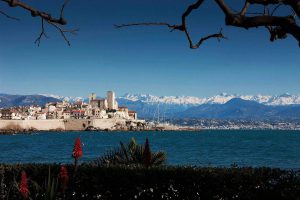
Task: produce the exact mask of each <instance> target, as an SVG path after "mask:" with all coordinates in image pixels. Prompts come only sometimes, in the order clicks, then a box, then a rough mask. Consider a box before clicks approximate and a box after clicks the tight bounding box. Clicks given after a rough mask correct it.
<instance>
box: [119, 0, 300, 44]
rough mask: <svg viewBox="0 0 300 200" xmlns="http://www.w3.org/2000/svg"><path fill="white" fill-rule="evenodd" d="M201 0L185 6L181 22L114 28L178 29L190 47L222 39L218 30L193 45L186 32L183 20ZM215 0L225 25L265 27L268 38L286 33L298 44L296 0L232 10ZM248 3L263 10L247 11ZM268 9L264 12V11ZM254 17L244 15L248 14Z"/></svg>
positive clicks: (264, 0) (255, 0)
mask: <svg viewBox="0 0 300 200" xmlns="http://www.w3.org/2000/svg"><path fill="white" fill-rule="evenodd" d="M203 2H204V0H197V1H196V2H195V3H194V4H191V5H190V6H188V8H187V9H186V11H185V12H184V13H183V14H182V17H181V24H179V25H171V24H169V23H166V22H154V23H153V22H152V23H145V22H144V23H133V24H122V25H115V27H116V28H123V27H129V26H140V25H143V26H144V25H147V26H148V25H150V26H151V25H156V26H157V25H159V26H167V27H168V28H170V29H171V30H179V31H183V32H184V33H185V36H186V38H187V40H188V42H189V46H190V48H191V49H197V48H199V47H200V46H201V45H202V43H203V42H204V41H206V40H208V39H211V38H217V39H218V40H220V39H226V37H225V36H224V35H223V33H222V29H221V31H220V32H219V33H216V34H211V35H208V36H205V37H202V38H201V39H200V40H199V42H198V43H196V44H194V43H193V40H192V38H191V36H190V33H189V31H188V27H187V23H186V19H187V17H188V16H189V15H190V14H191V13H192V12H193V11H194V10H197V9H199V8H200V7H201V5H202V3H203ZM215 3H216V4H217V5H218V7H219V8H220V9H221V11H222V12H223V13H224V14H225V24H226V25H228V26H235V27H240V28H245V29H249V28H257V27H266V28H267V29H268V30H269V32H270V41H275V40H277V39H285V38H286V37H287V34H290V35H292V36H293V37H294V38H295V39H296V40H297V41H298V42H299V46H300V27H299V26H298V24H297V20H296V19H295V17H296V16H298V17H299V16H300V0H245V4H244V6H243V7H242V9H241V11H239V12H237V11H234V10H232V9H231V8H230V7H229V6H228V5H227V4H226V3H225V0H215ZM252 4H259V5H263V6H264V7H265V9H264V12H263V13H247V11H248V9H249V7H250V6H251V5H252ZM269 5H276V7H275V8H274V9H273V11H272V12H270V11H269V8H267V6H269ZM282 5H287V6H290V7H291V8H292V10H293V14H292V15H289V16H274V14H275V12H276V11H277V10H278V9H279V8H280V7H281V6H282ZM266 11H268V12H266ZM250 14H251V15H254V16H248V15H250Z"/></svg>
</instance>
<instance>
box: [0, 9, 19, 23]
mask: <svg viewBox="0 0 300 200" xmlns="http://www.w3.org/2000/svg"><path fill="white" fill-rule="evenodd" d="M0 14H2V15H4V16H5V17H7V18H9V19H13V20H16V21H19V20H20V19H19V18H16V17H13V16H10V15H9V14H7V13H5V12H3V11H1V10H0Z"/></svg>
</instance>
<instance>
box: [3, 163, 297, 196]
mask: <svg viewBox="0 0 300 200" xmlns="http://www.w3.org/2000/svg"><path fill="white" fill-rule="evenodd" d="M0 167H1V168H2V169H3V170H1V171H0V172H2V174H1V175H0V177H2V179H1V183H2V185H1V191H0V192H1V194H2V195H3V199H21V196H20V193H19V191H18V190H17V189H11V190H10V191H9V188H13V187H11V184H14V182H15V181H17V182H19V180H20V173H21V171H22V170H24V171H26V173H27V177H28V180H29V181H28V186H29V190H30V197H31V198H32V199H44V196H43V193H42V192H41V191H40V190H38V189H37V188H35V185H34V184H33V181H34V182H35V183H36V184H38V185H43V184H44V182H45V177H48V170H49V165H45V164H27V165H0ZM50 167H51V174H58V173H59V169H60V165H56V164H53V165H51V166H50ZM66 168H67V169H68V172H69V174H70V180H69V185H68V188H67V189H66V191H65V193H64V194H65V196H64V194H62V192H60V191H59V190H58V192H57V199H70V200H75V199H76V200H79V199H85V200H90V199H143V200H147V199H155V200H159V199H180V200H183V199H242V200H248V199H249V200H250V199H251V200H252V199H255V200H256V199H272V200H273V199H275V200H276V199H284V200H285V199H286V200H293V199H296V200H297V199H300V195H299V194H300V171H285V170H280V169H272V168H194V167H170V166H163V167H151V168H145V167H138V166H129V167H128V166H124V165H123V166H119V167H117V166H114V167H112V166H110V167H106V166H102V167H99V166H92V165H88V164H83V165H79V166H78V167H77V169H76V174H74V170H75V169H74V166H73V165H68V166H66ZM4 185H5V187H4ZM8 193H9V194H8ZM64 197H65V198H64Z"/></svg>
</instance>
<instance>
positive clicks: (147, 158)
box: [143, 138, 151, 167]
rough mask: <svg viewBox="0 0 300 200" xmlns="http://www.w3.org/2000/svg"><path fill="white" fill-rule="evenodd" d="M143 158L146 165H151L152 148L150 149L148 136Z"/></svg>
mask: <svg viewBox="0 0 300 200" xmlns="http://www.w3.org/2000/svg"><path fill="white" fill-rule="evenodd" d="M143 160H144V164H145V165H146V167H149V166H150V165H151V150H150V145H149V140H148V138H146V142H145V146H144V152H143Z"/></svg>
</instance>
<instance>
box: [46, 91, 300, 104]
mask: <svg viewBox="0 0 300 200" xmlns="http://www.w3.org/2000/svg"><path fill="white" fill-rule="evenodd" d="M41 95H43V96H47V97H53V98H56V99H59V100H63V101H69V102H76V101H84V100H86V99H85V98H83V97H64V96H59V95H53V94H41ZM234 98H241V99H244V100H249V101H255V102H258V103H261V104H265V105H272V106H279V105H293V104H300V94H298V95H291V94H288V93H285V94H282V95H275V96H270V95H261V94H258V95H238V94H228V93H221V94H219V95H216V96H212V97H206V98H201V97H193V96H154V95H151V94H130V93H127V94H125V95H123V96H121V97H119V99H125V100H129V101H140V102H143V103H147V104H173V105H190V106H197V105H202V104H225V103H227V102H228V101H230V100H231V99H234Z"/></svg>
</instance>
